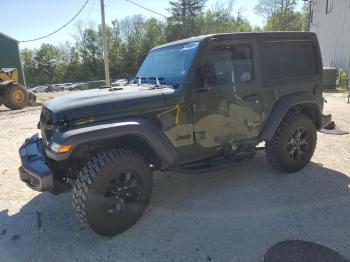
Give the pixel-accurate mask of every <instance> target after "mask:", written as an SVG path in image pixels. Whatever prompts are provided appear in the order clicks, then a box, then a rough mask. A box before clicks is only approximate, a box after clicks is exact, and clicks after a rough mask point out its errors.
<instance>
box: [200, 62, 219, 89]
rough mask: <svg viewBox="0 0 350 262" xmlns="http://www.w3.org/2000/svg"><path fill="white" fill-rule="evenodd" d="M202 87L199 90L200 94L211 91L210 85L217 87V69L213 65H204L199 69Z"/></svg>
mask: <svg viewBox="0 0 350 262" xmlns="http://www.w3.org/2000/svg"><path fill="white" fill-rule="evenodd" d="M198 71H199V78H200V86H199V88H197V90H198V91H199V92H203V91H209V90H210V87H209V85H216V83H217V79H216V74H215V68H214V66H212V65H204V66H201V67H200V68H199V70H198Z"/></svg>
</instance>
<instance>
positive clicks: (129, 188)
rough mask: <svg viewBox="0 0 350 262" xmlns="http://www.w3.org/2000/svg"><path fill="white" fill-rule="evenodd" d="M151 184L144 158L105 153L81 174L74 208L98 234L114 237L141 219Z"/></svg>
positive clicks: (119, 151)
mask: <svg viewBox="0 0 350 262" xmlns="http://www.w3.org/2000/svg"><path fill="white" fill-rule="evenodd" d="M152 185H153V178H152V172H151V170H150V168H149V165H148V164H147V163H146V162H145V161H144V159H143V158H142V157H141V156H139V155H138V154H136V153H134V152H132V151H126V150H116V149H113V150H109V151H105V152H102V153H99V154H98V155H97V156H96V157H95V158H93V159H92V160H91V161H89V162H88V163H87V164H86V165H85V167H84V168H83V169H82V171H81V172H80V173H79V177H78V179H77V180H76V183H75V186H74V190H73V208H74V211H75V213H76V215H77V216H78V217H79V218H80V219H81V220H82V221H83V222H85V223H87V224H89V225H90V227H91V228H92V229H93V230H94V231H95V232H96V233H97V234H100V235H103V236H114V235H116V234H118V233H121V232H123V231H125V230H126V229H128V228H130V227H131V226H133V225H134V224H135V223H136V222H137V221H138V220H139V219H140V217H141V216H142V214H143V212H144V211H145V209H146V206H147V204H148V202H149V200H150V197H151V193H152Z"/></svg>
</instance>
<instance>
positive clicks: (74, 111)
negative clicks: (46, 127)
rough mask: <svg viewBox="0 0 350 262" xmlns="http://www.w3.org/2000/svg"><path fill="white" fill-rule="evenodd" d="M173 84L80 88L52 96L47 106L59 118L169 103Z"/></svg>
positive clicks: (153, 106)
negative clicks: (55, 96)
mask: <svg viewBox="0 0 350 262" xmlns="http://www.w3.org/2000/svg"><path fill="white" fill-rule="evenodd" d="M173 92H174V90H173V89H171V88H165V87H164V88H157V89H155V88H153V87H151V86H136V85H133V86H124V87H115V88H104V89H94V90H87V91H78V92H74V93H72V94H69V95H65V96H61V97H57V98H54V99H52V100H50V101H49V102H47V103H45V104H44V106H45V107H46V108H47V109H49V110H50V111H51V112H53V114H54V119H55V121H59V120H61V119H64V120H74V119H81V118H86V117H91V116H98V115H106V114H115V113H121V112H130V111H140V113H143V112H145V110H147V109H151V108H159V107H163V106H165V105H166V99H165V95H166V94H172V93H173Z"/></svg>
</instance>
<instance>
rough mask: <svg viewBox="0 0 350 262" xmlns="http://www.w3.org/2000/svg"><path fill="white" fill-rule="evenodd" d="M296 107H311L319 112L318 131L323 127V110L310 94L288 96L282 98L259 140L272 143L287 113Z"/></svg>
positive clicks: (261, 132)
mask: <svg viewBox="0 0 350 262" xmlns="http://www.w3.org/2000/svg"><path fill="white" fill-rule="evenodd" d="M295 106H307V107H311V108H313V109H314V110H316V112H317V115H316V117H317V129H319V128H320V125H321V122H322V120H321V112H322V109H321V108H320V106H319V102H318V101H317V100H316V98H315V97H314V96H313V95H311V94H310V93H297V94H293V95H287V96H284V97H281V98H280V99H279V100H278V102H277V103H276V104H275V106H274V107H273V109H272V111H271V113H270V116H269V117H268V119H267V121H266V122H265V125H264V127H263V128H262V130H261V131H260V134H259V139H260V140H261V141H270V140H271V139H272V137H273V135H274V134H275V132H276V130H277V128H278V126H279V125H280V123H281V122H282V120H283V118H284V116H285V115H286V114H287V112H288V111H289V110H290V109H291V108H292V107H295Z"/></svg>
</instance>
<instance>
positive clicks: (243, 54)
mask: <svg viewBox="0 0 350 262" xmlns="http://www.w3.org/2000/svg"><path fill="white" fill-rule="evenodd" d="M206 66H207V67H208V68H210V74H209V75H208V84H210V85H230V84H233V83H234V82H235V83H240V82H248V81H251V80H253V52H252V48H251V47H250V46H249V45H246V44H242V45H233V46H230V45H225V46H216V47H213V48H212V49H211V50H210V51H209V54H208V57H207V59H206Z"/></svg>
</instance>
